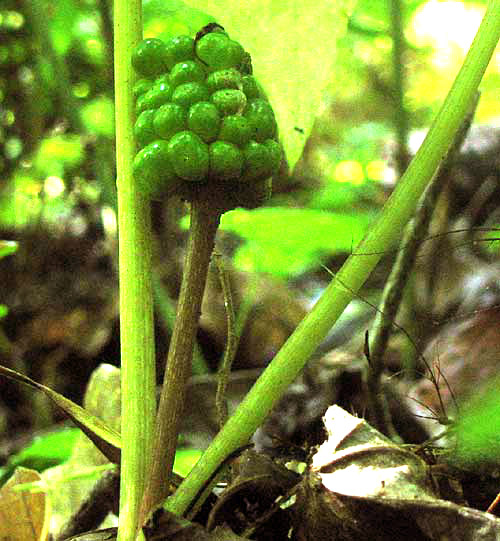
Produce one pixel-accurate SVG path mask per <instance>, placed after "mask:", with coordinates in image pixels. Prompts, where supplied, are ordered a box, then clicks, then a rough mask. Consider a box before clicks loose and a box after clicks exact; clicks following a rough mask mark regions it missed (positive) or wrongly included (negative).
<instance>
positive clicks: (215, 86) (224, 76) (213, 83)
mask: <svg viewBox="0 0 500 541" xmlns="http://www.w3.org/2000/svg"><path fill="white" fill-rule="evenodd" d="M206 85H207V87H208V90H209V91H210V92H215V91H216V90H221V89H223V88H235V89H237V90H241V89H242V82H241V73H240V72H239V71H238V70H237V69H234V68H230V69H227V70H219V71H214V72H212V73H211V74H210V75H209V76H208V77H207V81H206Z"/></svg>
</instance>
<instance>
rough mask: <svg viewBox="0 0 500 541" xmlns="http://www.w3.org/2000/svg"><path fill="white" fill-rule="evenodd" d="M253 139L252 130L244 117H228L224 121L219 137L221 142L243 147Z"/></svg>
mask: <svg viewBox="0 0 500 541" xmlns="http://www.w3.org/2000/svg"><path fill="white" fill-rule="evenodd" d="M251 138H252V129H251V128H250V124H249V123H248V120H247V119H246V118H245V117H244V116H240V115H228V116H225V117H224V118H223V119H222V125H221V128H220V132H219V136H218V139H219V140H221V141H227V142H228V143H234V144H235V145H237V146H239V147H243V146H245V145H246V144H247V143H248V142H249V141H250V139H251Z"/></svg>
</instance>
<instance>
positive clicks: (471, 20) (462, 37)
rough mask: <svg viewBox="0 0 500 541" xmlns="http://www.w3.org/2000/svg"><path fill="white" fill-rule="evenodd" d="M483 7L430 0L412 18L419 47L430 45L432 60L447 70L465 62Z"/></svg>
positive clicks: (414, 36) (414, 35) (414, 34)
mask: <svg viewBox="0 0 500 541" xmlns="http://www.w3.org/2000/svg"><path fill="white" fill-rule="evenodd" d="M483 14H484V7H481V6H473V5H466V4H464V3H463V2H455V1H447V2H440V1H437V0H430V2H426V3H425V4H424V5H423V6H422V8H421V9H420V10H418V11H417V13H416V15H415V17H414V19H413V29H412V30H413V39H414V40H415V42H416V44H417V45H418V46H425V45H431V46H432V47H433V48H434V50H435V53H434V55H433V59H432V61H433V63H434V65H435V66H436V67H437V68H440V69H446V68H450V67H453V66H455V65H457V64H458V65H459V64H461V63H462V61H463V58H464V57H465V55H466V53H467V51H468V50H469V47H470V45H471V43H472V40H473V39H474V36H475V35H476V32H477V29H478V28H479V24H480V23H481V19H482V17H483Z"/></svg>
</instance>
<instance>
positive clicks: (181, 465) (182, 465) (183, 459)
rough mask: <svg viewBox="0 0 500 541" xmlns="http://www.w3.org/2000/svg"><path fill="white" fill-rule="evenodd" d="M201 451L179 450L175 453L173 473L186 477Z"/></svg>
mask: <svg viewBox="0 0 500 541" xmlns="http://www.w3.org/2000/svg"><path fill="white" fill-rule="evenodd" d="M202 454H203V452H202V451H200V450H198V449H179V450H177V451H176V452H175V461H174V472H175V473H176V474H177V475H181V476H182V477H186V475H187V474H188V473H189V472H190V471H191V470H192V469H193V466H194V465H195V464H196V463H197V462H198V460H199V459H200V457H201V455H202Z"/></svg>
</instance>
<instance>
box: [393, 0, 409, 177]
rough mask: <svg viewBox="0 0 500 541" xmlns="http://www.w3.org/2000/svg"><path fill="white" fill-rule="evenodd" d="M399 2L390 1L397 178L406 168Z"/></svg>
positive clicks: (405, 124) (405, 126)
mask: <svg viewBox="0 0 500 541" xmlns="http://www.w3.org/2000/svg"><path fill="white" fill-rule="evenodd" d="M402 9H403V6H402V2H401V0H391V36H392V70H393V82H392V88H393V93H394V126H395V128H396V136H397V148H396V163H397V170H398V177H400V176H401V175H402V174H403V173H404V172H405V169H406V167H407V166H408V161H409V156H408V146H407V142H408V111H407V110H406V107H405V104H404V91H405V87H404V80H405V73H404V53H405V49H406V41H405V36H404V31H403V22H402Z"/></svg>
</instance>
